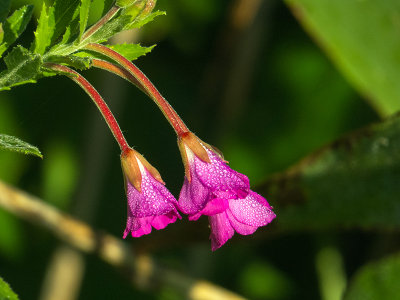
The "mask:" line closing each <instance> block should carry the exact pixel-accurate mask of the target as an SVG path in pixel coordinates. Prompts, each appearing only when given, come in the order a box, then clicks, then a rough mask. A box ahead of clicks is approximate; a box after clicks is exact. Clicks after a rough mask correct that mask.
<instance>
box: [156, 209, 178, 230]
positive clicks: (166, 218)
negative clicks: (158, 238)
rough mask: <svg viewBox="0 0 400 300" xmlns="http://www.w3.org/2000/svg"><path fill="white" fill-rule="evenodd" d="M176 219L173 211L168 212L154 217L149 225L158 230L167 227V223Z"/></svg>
mask: <svg viewBox="0 0 400 300" xmlns="http://www.w3.org/2000/svg"><path fill="white" fill-rule="evenodd" d="M176 219H177V216H176V215H175V214H174V213H173V212H170V213H168V214H166V215H162V216H156V217H154V219H153V221H152V222H151V225H152V226H153V227H154V228H155V229H157V230H160V229H164V228H165V227H167V225H168V224H171V223H174V222H175V221H176Z"/></svg>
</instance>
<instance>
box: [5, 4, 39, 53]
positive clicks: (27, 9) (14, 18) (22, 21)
mask: <svg viewBox="0 0 400 300" xmlns="http://www.w3.org/2000/svg"><path fill="white" fill-rule="evenodd" d="M32 12H33V6H32V5H26V6H23V7H21V8H20V9H18V10H16V11H15V12H14V13H13V14H12V15H11V16H9V17H8V18H7V20H6V21H5V22H4V23H3V24H2V27H3V31H4V36H3V43H2V44H1V45H0V57H1V55H2V54H3V53H4V51H6V50H7V48H8V47H9V46H10V45H11V44H12V43H14V42H15V40H16V39H17V38H18V37H19V36H20V34H21V33H22V32H23V31H24V30H25V28H26V25H27V24H28V23H29V20H30V19H31V17H32Z"/></svg>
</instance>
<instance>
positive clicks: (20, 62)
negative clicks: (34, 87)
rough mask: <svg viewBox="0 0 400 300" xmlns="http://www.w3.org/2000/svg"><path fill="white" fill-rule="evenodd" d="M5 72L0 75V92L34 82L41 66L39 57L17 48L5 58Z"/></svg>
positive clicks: (19, 47)
mask: <svg viewBox="0 0 400 300" xmlns="http://www.w3.org/2000/svg"><path fill="white" fill-rule="evenodd" d="M4 62H5V63H6V66H7V68H8V69H7V70H5V71H3V72H2V73H0V91H1V90H9V89H10V88H11V87H13V86H16V85H21V84H24V83H29V82H36V81H35V79H36V77H37V76H38V75H39V71H40V66H41V64H42V61H41V58H40V55H38V54H34V53H31V52H29V51H28V50H27V49H25V48H23V47H21V46H17V47H15V48H14V49H13V50H12V51H11V52H10V53H9V54H8V55H7V56H6V57H5V58H4Z"/></svg>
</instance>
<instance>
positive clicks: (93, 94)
mask: <svg viewBox="0 0 400 300" xmlns="http://www.w3.org/2000/svg"><path fill="white" fill-rule="evenodd" d="M45 67H46V68H49V69H51V70H54V71H57V72H62V73H64V74H65V75H67V76H68V77H69V78H70V79H72V80H73V81H75V82H76V83H77V84H78V85H79V86H80V87H81V88H82V89H83V90H84V91H85V92H86V93H87V94H88V95H89V96H90V98H91V99H92V100H93V102H94V103H95V104H96V106H97V108H98V109H99V111H100V112H101V114H102V116H103V118H104V120H105V121H106V123H107V125H108V127H109V128H110V130H111V132H112V134H113V135H114V138H115V140H116V141H117V143H118V145H119V147H120V149H121V151H122V152H126V151H127V150H128V149H129V145H128V142H127V141H126V139H125V137H124V135H123V133H122V131H121V129H120V128H119V125H118V122H117V120H116V119H115V117H114V115H113V114H112V112H111V110H110V109H109V107H108V106H107V104H106V102H105V101H104V99H103V98H102V97H101V96H100V94H99V93H98V92H97V91H96V89H95V88H94V87H93V86H92V85H91V84H90V83H89V82H88V81H87V80H86V79H85V78H84V77H83V76H82V75H80V74H79V73H78V72H76V71H74V70H72V69H70V68H68V67H66V66H64V65H59V64H55V63H46V64H45Z"/></svg>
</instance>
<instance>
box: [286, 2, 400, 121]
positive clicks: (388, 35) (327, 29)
mask: <svg viewBox="0 0 400 300" xmlns="http://www.w3.org/2000/svg"><path fill="white" fill-rule="evenodd" d="M286 2H287V4H288V5H289V6H290V7H291V9H292V11H293V13H294V15H295V16H296V17H297V18H298V19H299V21H300V22H301V23H302V24H303V26H304V27H305V29H306V30H307V31H308V32H309V33H310V34H311V35H312V36H313V37H314V39H315V40H317V41H318V42H319V44H320V45H321V46H322V48H323V49H324V50H325V51H326V52H327V54H328V55H329V56H330V57H331V59H332V60H333V61H334V63H335V64H336V65H337V66H338V68H339V69H340V70H341V71H342V73H343V74H344V75H345V76H346V77H347V79H348V80H349V81H350V82H351V83H352V84H353V85H354V86H355V87H356V88H357V89H358V90H359V91H360V92H361V93H362V94H363V95H364V96H365V97H366V98H367V99H368V100H369V101H370V103H371V105H372V106H373V107H374V108H375V109H376V110H377V111H378V112H379V113H380V114H381V115H382V116H387V115H390V114H392V113H394V112H396V111H398V110H400V100H399V99H400V85H399V84H398V82H397V79H398V78H399V77H400V54H399V53H400V39H399V26H398V17H397V16H398V15H399V14H400V2H399V1H395V0H393V1H390V0H384V1H355V0H351V1H349V0H335V1H321V0H286Z"/></svg>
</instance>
